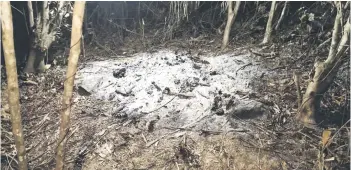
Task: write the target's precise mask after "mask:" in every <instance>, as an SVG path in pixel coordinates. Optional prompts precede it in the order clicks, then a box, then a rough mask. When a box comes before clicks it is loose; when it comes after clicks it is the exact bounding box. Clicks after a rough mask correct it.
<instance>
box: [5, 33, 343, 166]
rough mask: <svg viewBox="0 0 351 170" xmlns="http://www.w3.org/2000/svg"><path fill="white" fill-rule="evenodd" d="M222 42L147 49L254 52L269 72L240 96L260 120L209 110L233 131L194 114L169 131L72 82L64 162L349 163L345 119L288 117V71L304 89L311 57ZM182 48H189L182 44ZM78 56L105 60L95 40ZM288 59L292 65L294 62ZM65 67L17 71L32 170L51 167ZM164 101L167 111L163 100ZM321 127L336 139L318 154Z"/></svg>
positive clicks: (10, 145) (8, 156) (10, 152)
mask: <svg viewBox="0 0 351 170" xmlns="http://www.w3.org/2000/svg"><path fill="white" fill-rule="evenodd" d="M217 41H218V42H217ZM219 42H220V41H219V40H216V41H215V42H213V41H212V40H208V39H203V40H201V44H197V46H198V48H197V49H192V48H191V47H192V46H194V44H193V43H194V41H189V42H187V43H190V44H186V43H185V45H184V43H183V44H181V43H179V44H177V43H174V44H164V45H163V46H159V47H154V48H152V49H151V50H150V49H148V50H144V51H143V52H150V51H152V52H157V51H159V50H162V49H167V50H171V51H174V52H176V51H179V50H180V51H190V54H188V55H187V56H193V57H194V56H196V57H199V58H202V57H203V56H204V54H201V52H202V53H205V54H207V53H208V52H209V51H210V52H212V54H213V57H216V56H219V55H221V54H227V53H229V54H231V55H234V56H235V55H236V56H239V55H248V56H250V57H252V58H255V60H256V61H259V62H260V65H261V66H262V67H264V69H265V70H268V71H269V72H270V74H269V75H262V76H261V77H260V79H256V81H255V80H253V82H255V83H253V85H252V88H251V91H244V92H240V91H237V92H236V94H237V95H238V96H239V97H241V98H243V97H245V98H247V99H250V100H254V101H259V102H260V103H263V104H264V106H265V107H266V108H267V113H265V115H264V116H260V117H257V118H245V119H242V118H236V119H235V120H233V119H231V118H230V116H229V115H227V114H229V113H225V115H224V116H221V115H214V116H215V117H216V116H217V117H220V118H221V119H223V120H226V121H224V123H227V125H228V126H229V127H231V128H229V129H228V128H218V129H214V128H206V122H207V123H209V124H208V127H212V125H210V123H212V121H214V119H207V120H206V121H202V119H194V122H193V123H194V124H195V125H200V124H201V126H167V127H165V126H160V125H158V124H157V122H155V121H153V120H152V119H151V118H150V119H143V118H140V117H129V116H128V115H123V114H116V115H114V114H110V110H111V108H118V106H120V105H121V103H119V102H117V100H103V99H101V98H97V96H96V95H90V92H87V91H86V89H83V90H82V89H80V88H78V87H76V88H75V91H74V96H73V104H72V116H71V118H72V120H71V128H70V132H69V135H68V143H67V146H66V162H67V166H66V168H67V169H74V170H79V169H86V170H93V169H94V170H95V169H101V170H102V169H139V170H141V169H233V170H234V169H243V170H244V169H283V170H285V169H318V166H319V165H320V162H322V160H323V161H324V166H325V168H334V169H348V164H349V159H350V152H349V147H350V146H349V142H348V141H349V136H350V133H349V132H350V131H349V127H348V125H347V126H346V125H345V122H346V121H343V124H341V125H340V123H339V124H337V123H334V124H327V125H323V126H321V127H315V128H307V127H303V126H302V125H300V124H299V123H297V122H295V121H294V120H295V119H294V116H295V114H296V108H297V105H296V90H295V86H294V82H293V79H292V72H293V71H295V70H299V71H302V72H304V73H305V74H303V75H302V78H303V81H302V84H303V85H306V83H307V81H308V70H307V69H306V68H305V67H303V66H304V65H307V64H308V63H309V62H310V63H312V61H311V60H309V59H305V58H301V57H298V56H296V55H301V53H302V52H300V53H299V54H296V52H295V51H294V50H296V48H293V47H292V46H291V48H290V47H281V46H280V48H281V49H277V45H270V46H266V47H257V46H253V45H241V46H236V45H233V46H232V47H230V48H229V49H230V50H227V51H225V52H221V53H219V52H218V49H217V48H216V47H215V46H214V45H213V44H212V43H214V44H216V43H217V44H220V43H219ZM195 43H196V41H195ZM184 46H185V47H186V46H188V47H190V48H184ZM249 49H253V50H256V51H261V52H268V53H270V52H272V51H273V52H275V53H279V54H272V55H271V56H269V59H267V57H262V56H256V55H253V54H252V53H250V51H249ZM138 50H139V49H137V48H136V47H128V48H127V47H126V48H124V49H122V48H121V49H120V51H121V52H120V54H121V56H124V57H129V55H133V54H134V53H136V52H138ZM131 51H132V52H131ZM141 52H142V51H141ZM84 55H85V57H82V58H81V61H80V66H79V70H82V69H84V68H85V67H86V66H87V65H86V64H87V63H88V62H90V61H106V60H108V59H111V54H109V53H108V52H106V50H104V49H99V48H96V47H94V46H88V47H86V49H85V54H84ZM116 60H118V58H117V59H116ZM292 63H295V64H296V65H297V66H296V67H291V65H292ZM244 65H245V64H244ZM299 66H301V67H299ZM245 67H246V66H245ZM240 69H241V68H240ZM243 69H245V68H243ZM65 70H66V67H65V66H60V65H56V66H53V67H52V68H50V69H49V70H48V71H47V72H45V73H41V74H35V75H29V76H26V78H25V79H26V81H24V80H23V79H21V77H20V88H21V91H20V93H21V94H20V96H21V99H20V102H21V106H22V107H21V109H22V116H23V117H22V118H23V125H24V134H25V140H26V141H25V143H26V148H27V155H28V160H29V165H30V167H31V169H52V168H53V167H54V162H55V160H54V155H55V147H56V142H57V138H58V129H59V128H58V127H59V114H60V107H61V96H62V93H63V81H64V77H65ZM345 70H346V71H347V69H345ZM273 73H274V74H273ZM342 73H343V72H342ZM2 74H3V73H2ZM2 80H3V81H2V91H1V99H2V102H1V131H2V133H1V141H2V142H1V148H2V149H1V158H2V159H1V165H2V168H1V169H11V168H12V169H14V167H16V160H15V159H14V157H15V155H16V154H15V152H14V142H13V138H12V135H11V126H10V125H11V124H10V119H9V114H8V105H7V103H6V98H7V94H6V93H5V92H6V82H4V79H3V75H2ZM28 80H30V81H31V82H35V83H31V82H29V81H28ZM77 82H78V81H77ZM333 88H334V90H332V91H330V92H329V93H328V94H327V95H329V96H332V95H331V94H332V93H333V94H335V95H334V96H333V97H334V98H335V100H336V99H338V100H337V101H339V104H344V103H345V102H347V98H349V92H347V89H346V88H345V87H344V88H341V87H333ZM343 90H344V91H343ZM87 93H88V94H87ZM335 100H329V97H327V99H326V100H324V102H326V101H327V102H328V101H329V104H328V103H326V104H325V106H326V107H324V108H328V107H327V106H331V105H333V106H334V105H335V103H336V102H335ZM330 101H331V102H330ZM131 102H133V101H131ZM165 106H166V107H167V104H166V105H165ZM166 107H164V108H166ZM168 107H170V106H168ZM333 108H335V107H333ZM118 111H121V110H118ZM163 111H164V110H163ZM328 111H330V110H328ZM335 112H337V111H335ZM160 114H162V109H161V110H160ZM164 114H166V113H164ZM180 114H181V113H180ZM171 118H173V117H171ZM159 119H162V118H159ZM184 121H186V120H184ZM178 122H179V121H178ZM180 122H181V121H180ZM188 123H189V124H190V122H187V124H188ZM346 124H347V123H346ZM163 125H167V124H163ZM170 125H174V124H170ZM343 125H344V126H343ZM326 128H329V129H331V130H332V132H333V133H332V134H333V140H332V141H331V144H330V145H329V147H328V149H326V150H324V151H323V152H322V154H324V155H323V156H321V144H320V142H321V140H322V136H321V135H322V131H323V130H324V129H326Z"/></svg>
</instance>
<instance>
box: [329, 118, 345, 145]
mask: <svg viewBox="0 0 351 170" xmlns="http://www.w3.org/2000/svg"><path fill="white" fill-rule="evenodd" d="M349 122H350V119H349V120H348V121H347V122H346V123H345V124H344V125H342V126H341V127H340V128H339V129H338V131H336V132H335V134H334V135H333V137H331V138H330V139H329V140H328V143H327V144H326V145H325V146H328V145H330V143H331V141H332V140H333V139H334V138H335V136H336V135H337V134H339V132H340V130H341V129H342V128H344V127H345V126H346V125H347V124H348V123H349Z"/></svg>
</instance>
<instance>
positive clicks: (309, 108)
mask: <svg viewBox="0 0 351 170" xmlns="http://www.w3.org/2000/svg"><path fill="white" fill-rule="evenodd" d="M339 12H340V11H338V13H339ZM340 14H341V13H340ZM340 16H341V15H339V14H338V15H337V16H336V17H335V23H334V24H336V25H334V30H333V36H332V43H331V45H330V52H329V56H328V58H327V59H326V60H325V61H324V62H317V63H316V64H315V70H314V76H313V81H312V82H310V83H309V84H308V86H307V89H306V92H305V94H304V96H303V101H302V105H301V108H300V109H299V112H298V115H297V119H298V120H300V121H302V122H303V123H305V124H316V123H318V122H316V121H317V119H316V118H317V116H318V115H316V112H317V111H318V109H319V107H320V102H321V100H322V97H323V94H324V93H325V92H326V91H327V90H328V88H329V87H330V85H331V84H332V83H333V80H334V78H335V77H336V75H337V72H338V70H339V68H340V66H341V65H342V64H343V63H342V60H343V58H346V57H348V56H346V55H345V54H344V53H345V51H346V50H347V49H348V48H349V34H350V18H349V19H348V21H347V23H346V24H345V25H344V32H343V35H342V38H341V40H340V42H339V46H337V44H338V41H337V39H338V33H339V30H340V29H339V26H337V25H340Z"/></svg>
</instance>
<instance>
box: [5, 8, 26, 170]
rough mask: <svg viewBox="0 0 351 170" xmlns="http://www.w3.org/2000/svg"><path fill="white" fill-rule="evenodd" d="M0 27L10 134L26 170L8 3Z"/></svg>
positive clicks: (21, 166)
mask: <svg viewBox="0 0 351 170" xmlns="http://www.w3.org/2000/svg"><path fill="white" fill-rule="evenodd" d="M1 27H2V41H3V47H4V57H5V65H6V74H7V86H8V87H7V92H8V100H9V106H10V113H11V122H12V133H13V137H14V140H15V144H16V149H17V156H18V165H19V169H20V170H27V169H28V165H27V158H26V149H25V144H24V137H23V136H24V135H23V130H22V118H21V112H20V103H19V90H18V79H17V67H16V57H15V47H14V41H13V23H12V13H11V5H10V2H9V1H3V2H1Z"/></svg>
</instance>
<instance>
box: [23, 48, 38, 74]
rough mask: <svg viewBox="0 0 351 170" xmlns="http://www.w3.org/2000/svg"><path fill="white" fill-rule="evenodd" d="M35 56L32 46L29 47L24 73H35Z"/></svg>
mask: <svg viewBox="0 0 351 170" xmlns="http://www.w3.org/2000/svg"><path fill="white" fill-rule="evenodd" d="M35 56H36V52H35V49H34V47H33V44H31V45H30V51H29V55H28V58H27V63H26V67H25V68H24V72H26V73H33V72H35V69H34V64H35V58H36V57H35Z"/></svg>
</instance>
